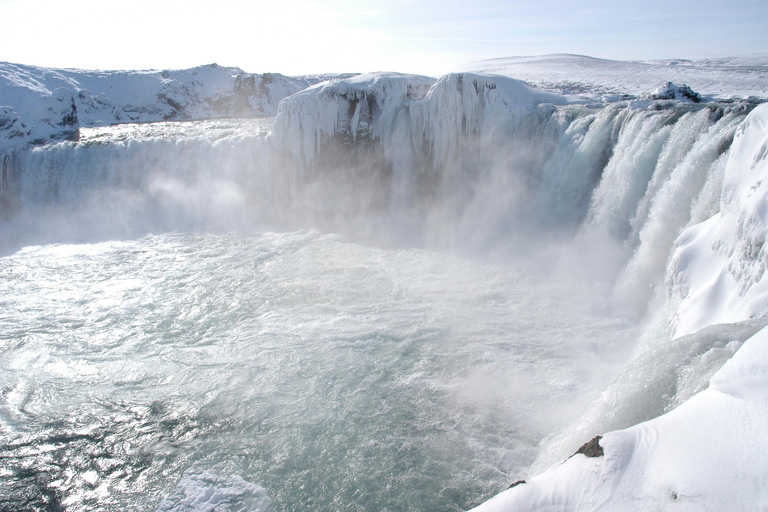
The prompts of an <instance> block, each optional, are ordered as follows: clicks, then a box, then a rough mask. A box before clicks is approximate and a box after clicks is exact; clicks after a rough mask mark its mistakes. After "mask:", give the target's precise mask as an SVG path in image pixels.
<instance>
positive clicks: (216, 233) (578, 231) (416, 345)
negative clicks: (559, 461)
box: [0, 107, 745, 511]
mask: <svg viewBox="0 0 768 512" xmlns="http://www.w3.org/2000/svg"><path fill="white" fill-rule="evenodd" d="M542 115H544V114H542ZM546 115H548V116H550V117H549V118H548V119H542V120H538V121H537V120H536V119H529V120H527V121H526V122H529V123H534V122H541V123H543V124H545V125H547V126H548V127H549V128H548V129H547V130H543V132H544V133H539V134H538V135H536V133H533V135H529V136H540V137H543V139H542V140H540V141H539V142H540V143H541V144H540V146H541V147H540V148H538V150H540V151H541V153H542V154H541V155H537V154H534V152H533V151H529V153H528V154H527V155H526V159H525V160H526V162H527V164H526V166H525V172H526V173H528V172H531V168H532V166H534V164H536V163H537V162H538V164H537V165H539V167H538V168H536V172H537V173H538V175H537V178H536V179H531V176H530V175H522V174H520V173H517V174H515V173H514V172H513V173H508V174H511V175H507V174H503V173H504V172H507V171H508V169H507V170H505V169H504V168H501V167H500V166H499V165H494V166H493V168H492V169H490V170H489V171H487V172H477V173H475V174H474V175H473V177H472V179H473V180H475V181H473V182H471V183H469V185H470V189H471V190H472V194H471V195H467V194H465V195H462V194H455V193H453V192H452V191H450V190H447V191H446V190H443V191H442V192H441V193H444V194H445V197H442V198H441V197H437V196H435V195H433V196H431V197H430V199H429V201H430V202H429V203H427V204H425V203H419V204H416V205H412V209H410V210H409V209H408V208H407V205H406V206H402V208H401V206H398V207H397V208H394V207H390V208H384V209H379V210H375V209H374V210H371V209H368V210H362V211H361V210H360V209H357V210H355V209H354V208H346V207H343V208H340V204H342V203H344V201H347V200H349V197H350V196H351V195H353V194H354V193H355V192H356V191H355V189H354V188H353V187H352V188H349V187H347V188H345V187H344V186H343V185H344V184H343V183H342V184H340V183H339V182H338V180H339V179H340V178H339V176H332V177H331V178H328V179H323V177H322V176H320V177H319V178H318V179H316V181H314V182H312V183H305V182H302V181H301V180H302V179H307V178H306V177H305V178H301V176H300V175H296V174H293V173H292V172H291V171H290V170H287V169H284V168H282V167H278V166H276V165H275V157H274V154H275V150H274V146H273V145H271V144H273V143H272V142H270V140H269V138H268V137H265V133H266V131H267V130H268V129H269V126H270V120H267V119H264V120H220V121H205V122H189V123H156V124H146V125H122V126H117V127H104V128H93V129H87V130H81V134H80V140H79V141H67V142H60V143H57V144H51V145H48V146H44V147H38V148H34V149H28V150H25V151H19V152H17V153H15V154H14V155H12V157H11V158H10V161H11V164H10V166H9V167H8V170H9V175H8V184H5V183H4V184H3V190H0V192H2V194H3V195H2V198H3V204H4V209H5V210H4V211H5V214H4V218H3V220H2V222H0V236H1V238H0V347H1V349H0V350H2V354H3V357H2V359H0V454H1V455H2V457H1V458H0V489H2V492H1V493H0V495H2V498H0V510H19V509H20V510H67V511H85V510H114V511H118V510H120V511H122V510H175V511H182V510H232V511H246V510H252V511H257V510H258V511H264V510H273V511H303V510H328V511H330V510H339V511H341V510H344V511H353V510H354V511H372V510H382V511H383V510H392V511H395V510H435V511H438V510H465V509H468V508H470V507H472V506H473V505H476V504H479V503H480V502H482V501H484V500H485V499H487V498H489V497H490V496H492V495H493V494H495V493H497V492H499V491H501V490H503V489H504V488H506V487H507V486H508V485H509V484H510V483H512V482H514V481H516V480H517V479H519V478H521V477H523V476H526V471H527V469H528V468H529V467H530V465H531V464H532V463H534V461H535V459H536V458H537V457H538V456H539V455H540V444H539V443H540V442H541V441H542V439H544V438H545V437H546V436H548V435H550V434H552V433H553V432H555V431H558V429H562V428H563V427H564V426H565V425H567V424H568V422H569V421H570V420H572V419H573V418H575V417H577V416H578V415H579V414H580V413H582V411H583V406H584V404H585V403H587V401H588V400H589V398H590V396H592V395H593V394H594V393H595V392H597V391H599V390H601V389H602V388H603V387H604V386H605V385H606V384H607V383H608V382H609V381H610V379H611V378H612V377H613V376H614V375H616V374H617V373H618V372H619V371H620V370H621V368H623V367H624V366H625V365H626V363H627V362H628V361H629V360H630V358H631V357H633V355H634V354H633V351H634V350H635V349H636V345H637V343H636V342H637V339H638V338H639V336H640V331H641V323H640V319H641V318H643V315H644V314H645V311H646V310H647V309H648V308H649V303H650V302H651V301H652V300H653V297H654V294H655V293H656V290H657V287H658V286H659V285H660V284H661V283H662V282H663V273H664V263H665V258H666V255H667V254H668V252H669V247H670V244H671V243H672V241H673V240H674V236H675V233H677V232H678V231H679V230H680V229H682V227H684V226H685V225H686V224H687V223H688V222H689V221H690V220H691V219H694V220H695V219H697V218H701V217H704V218H706V216H707V215H711V214H712V213H713V211H716V199H715V198H716V197H717V195H718V194H719V191H718V189H717V187H716V185H713V183H715V182H716V178H717V176H718V173H721V172H722V162H723V158H724V157H723V155H724V154H726V153H725V152H726V150H727V147H728V145H729V144H730V139H731V137H732V134H733V131H734V130H735V127H736V126H737V125H738V122H739V120H740V119H741V118H743V115H745V114H744V112H741V111H736V112H725V113H723V112H719V113H718V112H714V111H708V110H706V109H700V110H690V109H689V110H684V111H681V112H676V111H673V110H670V111H663V110H660V111H648V112H642V111H631V110H624V111H623V110H620V109H605V110H603V111H590V110H589V109H586V108H584V109H581V108H571V107H566V108H563V109H561V110H559V111H549V112H548V113H546ZM558 130H559V131H558ZM643 132H649V133H651V134H652V136H649V137H648V138H646V142H645V143H643V141H642V140H640V139H639V138H638V137H639V134H642V133H643ZM507 149H508V148H507ZM512 163H513V164H514V163H515V162H514V161H513V162H512ZM496 164H497V163H496ZM558 169H567V170H568V172H567V173H563V174H558V172H557V170H558ZM398 172H404V171H403V170H402V169H400V171H398ZM334 180H336V181H334ZM396 182H397V180H394V179H393V181H392V183H390V184H389V185H390V186H391V187H393V188H394V187H395V184H396ZM397 183H405V184H408V183H410V184H411V185H413V184H414V183H415V181H414V180H410V181H409V180H408V179H405V180H403V181H400V182H397ZM368 184H370V182H369V183H368ZM380 184H381V183H380ZM384 184H385V185H387V183H384ZM458 185H461V186H463V185H467V183H462V182H459V183H458ZM521 187H522V190H521ZM526 187H528V188H529V189H526ZM676 188H685V190H686V198H685V201H684V202H683V203H684V204H683V203H678V202H675V201H674V200H673V199H671V197H672V196H673V195H674V194H676V193H675V192H674V190H675V189H676ZM461 190H466V188H462V189H461ZM399 192H402V191H398V190H392V191H391V194H388V195H389V196H391V198H392V201H393V204H395V203H394V201H395V199H397V200H398V201H401V199H402V197H404V194H402V193H399ZM291 197H293V198H294V199H295V201H294V203H293V204H289V203H290V201H288V200H287V199H286V198H288V199H290V198H291ZM675 197H679V194H678V195H675ZM296 198H298V199H296ZM308 198H309V199H308ZM352 203H354V201H352ZM406 203H407V201H406V202H404V203H402V204H406ZM397 204H398V205H401V202H398V203H397ZM342 206H343V205H342ZM454 207H456V208H454ZM457 210H458V211H460V212H461V215H460V216H457V215H455V212H456V211H457ZM334 212H335V213H334ZM339 212H341V213H339ZM547 216H548V217H547ZM542 217H547V218H545V219H543V220H542ZM664 219H666V222H665V221H664ZM536 222H540V228H541V230H542V233H541V236H539V235H535V236H534V235H533V231H531V226H532V225H535V223H536ZM553 224H555V225H556V227H555V228H552V225H553ZM302 225H305V226H302ZM562 225H565V226H567V229H565V230H561V228H562ZM517 227H519V229H515V228H517ZM340 228H345V229H340ZM547 230H551V233H550V234H547ZM658 240H662V243H661V245H659V244H654V241H658ZM484 249H487V250H484ZM638 283H640V284H639V285H638ZM614 286H618V289H619V290H625V292H623V293H621V294H620V295H616V294H615V293H614ZM636 289H637V290H639V291H638V292H636V293H635V292H634V291H631V292H629V293H626V290H636ZM617 297H618V298H619V299H621V300H617ZM651 365H652V364H651ZM595 428H599V424H598V425H597V426H595ZM583 441H586V439H583V440H582V439H569V440H568V442H567V443H565V444H567V445H568V446H570V445H572V444H573V443H574V442H575V443H579V444H580V443H581V442H583ZM555 456H562V453H560V452H557V453H556V454H555ZM216 507H218V508H216Z"/></svg>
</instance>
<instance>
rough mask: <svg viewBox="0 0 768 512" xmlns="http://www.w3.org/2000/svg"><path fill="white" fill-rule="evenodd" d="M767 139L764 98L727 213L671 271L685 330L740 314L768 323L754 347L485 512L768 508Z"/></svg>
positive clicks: (742, 134) (726, 191)
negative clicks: (659, 411)
mask: <svg viewBox="0 0 768 512" xmlns="http://www.w3.org/2000/svg"><path fill="white" fill-rule="evenodd" d="M766 148H768V105H763V106H760V107H758V108H757V109H755V110H754V111H753V112H752V113H750V115H749V116H748V117H747V119H746V120H745V121H744V122H743V123H741V124H740V126H739V128H738V130H737V133H736V136H735V140H734V144H733V147H732V150H731V152H730V156H729V158H728V162H727V164H726V167H725V173H724V178H723V189H722V190H723V192H722V195H721V207H720V211H719V213H717V214H715V215H714V216H712V217H711V218H709V219H708V220H706V221H703V222H700V223H698V224H695V225H693V226H691V227H689V228H688V229H686V230H685V231H684V232H683V233H682V234H681V235H680V236H679V237H678V238H677V240H676V242H675V249H674V252H673V256H672V258H671V260H670V263H669V266H668V268H667V278H666V279H667V287H668V297H669V301H670V306H671V307H672V309H673V328H674V330H675V336H676V337H677V338H678V339H682V338H683V337H684V335H691V336H689V337H695V336H697V335H700V334H698V333H703V332H705V331H707V330H708V329H709V330H710V331H711V329H712V328H716V327H717V326H718V324H728V323H730V324H736V325H739V324H740V325H744V326H747V330H748V331H749V330H750V328H751V330H752V331H755V330H757V332H756V333H755V334H754V335H751V336H750V335H748V339H747V340H746V341H745V342H744V343H743V344H741V343H739V342H734V343H736V346H735V347H733V348H732V350H735V354H734V355H733V357H731V358H730V359H729V360H728V361H727V362H725V364H724V365H723V366H722V368H720V369H719V370H718V371H717V372H716V373H715V374H714V375H713V376H712V378H711V379H710V381H709V387H708V388H707V389H705V390H703V391H701V392H700V393H697V394H695V395H694V396H693V397H692V398H690V399H689V400H687V401H686V402H684V403H682V404H681V405H679V407H677V408H675V409H673V410H671V411H670V412H668V413H666V414H663V415H661V416H659V417H657V418H655V419H652V420H650V421H646V422H643V423H640V424H637V425H635V426H633V427H630V428H626V429H623V430H619V431H612V432H608V433H605V434H603V437H602V439H600V445H601V446H602V448H603V449H604V451H605V456H604V457H599V458H587V457H583V456H579V455H577V456H574V457H572V458H570V459H568V460H565V461H563V462H562V463H558V464H555V465H554V466H552V467H551V468H550V469H549V470H547V471H545V472H544V473H542V474H540V475H539V476H536V477H534V478H532V479H528V482H527V483H526V484H525V485H519V486H516V487H514V488H512V489H509V490H507V491H505V492H503V493H501V494H499V495H497V496H496V497H495V498H493V499H491V500H489V501H488V502H486V503H485V504H483V505H481V506H479V507H477V508H475V509H473V510H475V511H477V512H502V511H508V510H544V509H546V510H563V511H566V510H568V511H574V510H596V509H598V508H604V507H608V508H611V509H616V510H629V509H633V508H637V507H638V506H642V505H643V504H644V503H651V502H652V503H654V504H655V505H656V506H657V507H658V510H667V509H670V510H671V509H672V507H676V508H679V506H680V505H684V506H686V507H693V508H691V509H696V508H697V507H704V506H705V505H706V507H707V508H709V509H712V510H753V509H756V508H759V507H760V505H761V504H763V505H764V503H765V501H764V499H765V495H764V492H763V491H762V490H761V489H765V486H766V483H767V482H768V471H766V469H765V465H764V464H763V463H762V461H764V460H765V458H766V457H768V444H767V443H766V442H765V436H764V432H765V430H766V429H767V428H768V393H767V392H766V389H768V328H761V327H762V326H763V325H765V314H766V297H767V296H768V295H766V292H765V290H766V282H767V281H764V280H763V279H762V277H763V274H764V266H765V261H766V258H765V254H764V250H765V249H764V241H765V237H766V234H768V222H767V220H768V218H766V214H765V205H766V204H768V192H767V190H766V187H765V186H764V185H763V181H764V180H765V179H766V177H768V158H767V157H768V150H767V149H766ZM748 324H751V325H748Z"/></svg>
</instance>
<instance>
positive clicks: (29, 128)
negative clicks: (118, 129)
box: [0, 62, 350, 148]
mask: <svg viewBox="0 0 768 512" xmlns="http://www.w3.org/2000/svg"><path fill="white" fill-rule="evenodd" d="M348 76H350V75H313V76H300V77H286V76H283V75H280V74H278V73H264V74H252V73H246V72H244V71H243V70H241V69H238V68H229V67H223V66H218V65H216V64H211V65H207V66H200V67H197V68H192V69H185V70H175V71H170V70H165V71H82V70H71V69H51V68H41V67H35V66H25V65H20V64H10V63H7V62H0V148H1V147H2V146H3V145H5V146H7V145H11V144H12V145H18V144H19V143H26V142H29V141H34V140H38V139H42V140H45V139H47V138H49V137H66V136H68V134H70V133H71V132H72V131H75V130H77V128H78V127H80V126H97V125H110V124H115V123H126V122H150V121H163V120H186V119H208V118H215V117H252V116H258V115H274V114H275V113H276V112H277V106H278V104H279V103H280V100H282V99H283V98H285V97H286V96H289V95H291V94H294V93H296V92H298V91H300V90H302V89H304V88H306V87H308V86H310V85H313V84H316V83H318V82H321V81H323V80H327V79H330V78H335V77H348Z"/></svg>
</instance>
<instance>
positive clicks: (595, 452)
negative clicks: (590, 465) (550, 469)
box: [571, 436, 605, 457]
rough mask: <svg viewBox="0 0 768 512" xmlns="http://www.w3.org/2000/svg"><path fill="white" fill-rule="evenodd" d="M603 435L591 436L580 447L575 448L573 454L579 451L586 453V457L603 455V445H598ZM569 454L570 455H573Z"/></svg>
mask: <svg viewBox="0 0 768 512" xmlns="http://www.w3.org/2000/svg"><path fill="white" fill-rule="evenodd" d="M602 438H603V436H595V437H594V438H592V440H591V441H589V442H588V443H584V445H582V447H581V448H579V449H578V450H576V453H574V454H573V455H576V454H577V453H581V454H583V455H586V456H587V457H602V456H603V455H605V452H603V447H602V446H600V439H602ZM573 455H571V457H573Z"/></svg>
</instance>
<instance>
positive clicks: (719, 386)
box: [473, 328, 768, 512]
mask: <svg viewBox="0 0 768 512" xmlns="http://www.w3.org/2000/svg"><path fill="white" fill-rule="evenodd" d="M766 431H768V328H764V329H762V330H760V331H759V332H758V333H757V334H755V335H754V336H752V337H751V338H749V339H748V340H747V341H746V343H744V345H743V346H742V347H741V348H740V349H739V350H738V351H737V352H736V353H735V355H734V356H733V357H732V358H731V359H730V360H729V361H727V362H726V363H725V364H724V365H723V367H722V368H721V369H720V370H719V371H718V372H717V373H715V375H714V376H713V377H712V379H711V381H710V386H709V388H708V389H706V390H704V391H702V392H701V393H699V394H697V395H695V396H694V397H693V398H691V399H690V400H688V401H687V402H685V403H684V404H682V405H681V406H679V407H678V408H677V409H675V410H673V411H671V412H669V413H668V414H665V415H663V416H660V417H658V418H656V419H654V420H651V421H647V422H644V423H641V424H639V425H636V426H634V427H630V428H628V429H625V430H620V431H616V432H610V433H608V434H605V435H604V436H603V437H602V439H600V441H599V443H600V446H601V447H602V448H603V450H604V452H605V454H604V456H602V457H593V458H587V457H586V456H584V455H580V454H577V455H574V456H573V457H571V458H569V459H567V460H565V461H563V462H562V463H560V464H556V465H554V466H553V467H552V468H551V469H549V470H548V471H547V472H545V473H543V474H541V475H539V476H537V477H535V478H533V479H531V480H529V481H528V482H527V483H525V484H522V485H518V486H516V487H514V488H512V489H509V490H507V491H505V492H503V493H501V494H499V495H497V496H496V497H495V498H493V499H491V500H489V501H488V502H486V503H484V504H483V505H481V506H479V507H476V508H475V509H473V510H474V512H504V511H510V510H526V511H535V510H546V511H548V512H554V511H560V510H562V511H582V510H617V511H619V510H658V511H663V510H691V511H700V510H745V511H746V510H766V506H768V492H767V491H766V489H768V465H766V464H765V461H766V458H767V457H768V437H766V435H765V432H766Z"/></svg>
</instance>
